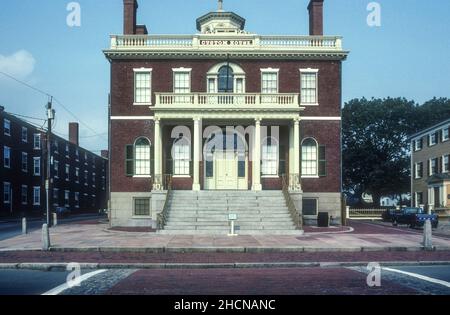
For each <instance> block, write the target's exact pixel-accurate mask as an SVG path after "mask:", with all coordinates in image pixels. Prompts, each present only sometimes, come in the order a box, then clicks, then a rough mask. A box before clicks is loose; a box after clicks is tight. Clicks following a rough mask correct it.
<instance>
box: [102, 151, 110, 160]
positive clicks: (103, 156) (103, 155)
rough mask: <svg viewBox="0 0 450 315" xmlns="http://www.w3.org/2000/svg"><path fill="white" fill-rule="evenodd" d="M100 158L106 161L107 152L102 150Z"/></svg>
mask: <svg viewBox="0 0 450 315" xmlns="http://www.w3.org/2000/svg"><path fill="white" fill-rule="evenodd" d="M101 156H102V158H105V159H108V158H109V151H108V150H102V151H101Z"/></svg>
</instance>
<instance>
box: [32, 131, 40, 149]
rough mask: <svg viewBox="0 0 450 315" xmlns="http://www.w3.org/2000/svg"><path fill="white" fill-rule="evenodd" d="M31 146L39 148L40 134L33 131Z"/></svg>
mask: <svg viewBox="0 0 450 315" xmlns="http://www.w3.org/2000/svg"><path fill="white" fill-rule="evenodd" d="M33 147H34V149H35V150H40V149H41V134H40V133H35V134H34V136H33Z"/></svg>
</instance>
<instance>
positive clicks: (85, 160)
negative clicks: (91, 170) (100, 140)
mask: <svg viewBox="0 0 450 315" xmlns="http://www.w3.org/2000/svg"><path fill="white" fill-rule="evenodd" d="M84 165H88V156H87V152H84Z"/></svg>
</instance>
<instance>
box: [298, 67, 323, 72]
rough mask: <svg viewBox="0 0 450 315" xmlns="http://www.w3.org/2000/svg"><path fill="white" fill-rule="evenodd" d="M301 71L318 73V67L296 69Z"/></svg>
mask: <svg viewBox="0 0 450 315" xmlns="http://www.w3.org/2000/svg"><path fill="white" fill-rule="evenodd" d="M298 70H299V71H300V72H301V73H318V72H319V69H312V68H300V69H298Z"/></svg>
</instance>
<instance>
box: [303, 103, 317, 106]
mask: <svg viewBox="0 0 450 315" xmlns="http://www.w3.org/2000/svg"><path fill="white" fill-rule="evenodd" d="M300 106H319V103H306V104H303V103H300Z"/></svg>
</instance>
